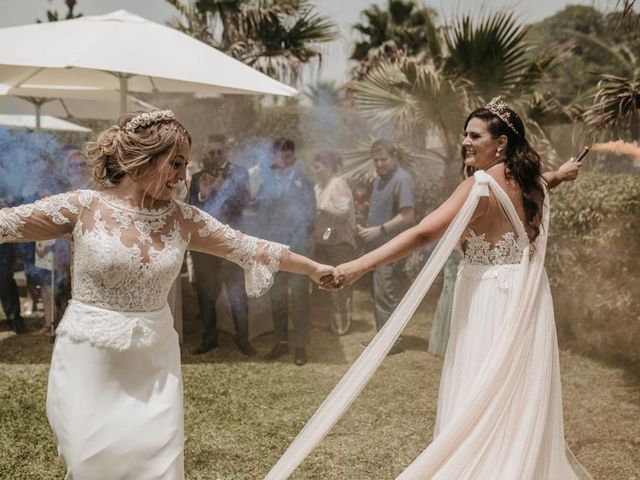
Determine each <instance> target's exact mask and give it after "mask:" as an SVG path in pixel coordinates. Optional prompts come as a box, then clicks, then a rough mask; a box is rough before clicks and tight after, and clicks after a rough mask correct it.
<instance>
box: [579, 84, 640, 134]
mask: <svg viewBox="0 0 640 480" xmlns="http://www.w3.org/2000/svg"><path fill="white" fill-rule="evenodd" d="M584 119H585V122H586V124H587V126H588V128H589V130H590V131H591V132H593V133H596V132H599V131H601V130H603V129H606V130H611V129H619V130H620V131H622V132H625V133H626V134H628V135H630V136H631V138H633V139H637V138H639V137H640V131H638V130H639V128H640V77H638V76H636V77H634V78H625V77H619V76H615V75H602V77H601V79H600V81H599V82H598V91H597V92H596V94H595V95H594V96H593V104H592V105H591V106H590V107H589V108H587V109H586V110H585V112H584Z"/></svg>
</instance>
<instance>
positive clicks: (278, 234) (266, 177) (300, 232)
mask: <svg viewBox="0 0 640 480" xmlns="http://www.w3.org/2000/svg"><path fill="white" fill-rule="evenodd" d="M295 150H296V147H295V143H294V142H293V141H292V140H290V139H288V138H277V139H276V140H274V141H273V144H272V146H271V157H270V168H263V169H261V175H262V181H261V184H260V187H259V190H258V193H257V195H256V213H257V215H256V221H257V222H258V224H259V229H258V231H259V232H260V234H261V235H262V236H263V238H265V239H267V240H271V241H275V242H285V243H286V244H288V245H289V246H290V248H291V251H292V252H296V253H299V254H302V255H308V254H309V253H310V251H311V235H312V233H313V223H314V220H315V216H316V201H315V192H314V190H313V184H312V183H311V181H309V180H308V179H307V178H306V177H305V176H304V175H303V174H302V171H301V170H300V169H299V168H298V166H297V165H296V155H295ZM269 293H270V296H271V315H272V318H273V327H274V330H275V336H276V343H275V345H274V346H273V348H272V349H271V351H270V352H269V353H267V355H265V359H267V360H274V359H276V358H279V357H281V356H283V355H286V354H287V353H288V352H289V332H288V330H289V319H291V320H292V321H293V325H294V329H295V332H294V333H295V336H294V345H295V355H294V363H295V364H296V365H298V366H302V365H304V364H305V363H307V352H306V346H307V344H308V343H309V323H310V322H309V282H308V280H307V279H306V278H304V277H302V276H299V275H290V274H288V273H286V272H280V273H277V274H276V276H275V279H274V284H273V287H272V288H271V290H270V292H269ZM289 303H291V307H292V311H291V315H289Z"/></svg>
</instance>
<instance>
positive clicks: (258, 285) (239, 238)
mask: <svg viewBox="0 0 640 480" xmlns="http://www.w3.org/2000/svg"><path fill="white" fill-rule="evenodd" d="M180 206H181V209H182V215H183V217H184V221H185V224H186V229H187V232H188V234H189V247H188V248H189V250H195V251H198V252H203V253H208V254H210V255H216V256H218V257H223V258H226V259H227V260H230V261H232V262H234V263H236V264H238V265H240V266H241V267H242V268H243V269H244V279H245V288H246V290H247V295H249V296H251V297H258V296H260V295H262V294H263V293H265V292H266V291H267V290H269V288H271V285H272V284H273V275H274V274H275V272H277V271H278V270H279V268H280V260H281V259H282V257H283V255H285V254H287V252H288V251H289V247H288V246H286V245H282V244H280V243H275V242H269V241H267V240H261V239H259V238H256V237H252V236H250V235H245V234H243V233H242V232H240V231H238V230H234V229H233V228H231V227H229V226H228V225H225V224H224V223H221V222H219V221H218V220H216V219H215V218H213V217H212V216H211V215H209V214H208V213H206V212H203V211H202V210H200V209H198V208H196V207H193V206H190V205H186V204H181V205H180Z"/></svg>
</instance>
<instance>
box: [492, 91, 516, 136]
mask: <svg viewBox="0 0 640 480" xmlns="http://www.w3.org/2000/svg"><path fill="white" fill-rule="evenodd" d="M484 108H486V109H487V110H489V111H490V112H491V113H493V114H494V115H496V116H497V117H498V118H500V120H502V121H503V122H504V123H505V125H506V126H507V127H509V128H510V129H511V130H513V133H515V134H516V135H520V132H518V130H516V127H514V126H513V123H511V120H509V118H510V117H511V112H510V111H509V110H507V109H508V107H507V104H506V103H505V102H503V101H502V97H493V98H492V99H491V101H490V102H489V103H487V105H486V106H485V107H484Z"/></svg>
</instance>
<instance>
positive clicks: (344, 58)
mask: <svg viewBox="0 0 640 480" xmlns="http://www.w3.org/2000/svg"><path fill="white" fill-rule="evenodd" d="M182 1H183V2H186V1H187V0H182ZM311 3H313V4H315V5H316V6H317V7H318V10H319V11H320V12H321V13H323V14H325V15H328V16H330V17H331V18H332V19H333V20H334V21H335V22H336V23H338V25H339V27H340V38H339V39H338V40H336V41H334V42H331V43H330V44H327V45H324V46H323V47H322V52H323V60H322V65H321V67H320V68H319V69H316V70H314V71H311V70H308V71H307V72H305V75H304V76H303V82H304V83H305V84H313V83H315V82H316V81H317V80H326V81H335V82H336V83H337V84H342V83H344V81H345V80H346V79H347V73H348V68H349V56H350V52H351V46H352V44H353V41H354V39H356V38H357V35H356V34H355V33H354V32H353V30H352V28H351V25H353V24H354V23H356V22H358V21H359V15H360V12H361V11H362V10H364V9H365V8H367V7H369V6H370V5H373V4H376V3H377V4H385V3H386V0H315V1H312V2H311ZM422 3H424V4H425V5H427V6H429V7H432V8H435V9H436V11H438V12H439V14H440V17H441V19H445V20H446V19H447V18H451V17H453V16H454V15H455V14H456V13H461V12H462V13H467V12H479V11H480V9H481V8H482V7H483V6H484V7H485V8H488V9H490V10H498V9H501V8H511V9H512V10H513V11H515V12H516V13H517V14H518V15H519V16H520V18H521V19H522V22H523V23H532V22H537V21H539V20H542V19H543V18H546V17H548V16H551V15H553V14H554V13H556V12H558V11H560V10H562V9H563V8H564V7H565V6H567V5H570V4H581V5H592V6H595V7H597V8H600V9H602V10H607V11H609V10H612V9H614V7H615V5H616V0H536V1H535V2H526V1H523V0H483V1H477V0H476V1H474V0H423V1H422ZM47 9H53V10H58V11H59V12H60V14H61V15H64V14H65V13H66V11H67V10H66V6H65V4H64V0H0V28H1V27H9V26H15V25H24V24H29V23H35V21H36V19H40V20H45V19H46V11H47ZM120 9H126V10H128V11H130V12H131V13H135V14H137V15H140V16H143V17H146V18H148V19H149V20H153V21H156V22H159V23H164V22H166V21H167V20H169V19H171V18H172V17H175V10H174V8H173V7H172V6H171V5H169V3H167V2H166V0H78V2H77V7H76V10H77V11H78V12H80V13H82V14H83V15H100V14H105V13H109V12H111V11H114V10H120Z"/></svg>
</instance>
